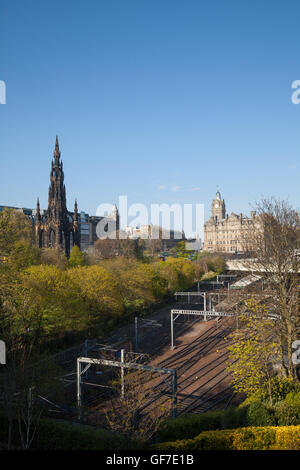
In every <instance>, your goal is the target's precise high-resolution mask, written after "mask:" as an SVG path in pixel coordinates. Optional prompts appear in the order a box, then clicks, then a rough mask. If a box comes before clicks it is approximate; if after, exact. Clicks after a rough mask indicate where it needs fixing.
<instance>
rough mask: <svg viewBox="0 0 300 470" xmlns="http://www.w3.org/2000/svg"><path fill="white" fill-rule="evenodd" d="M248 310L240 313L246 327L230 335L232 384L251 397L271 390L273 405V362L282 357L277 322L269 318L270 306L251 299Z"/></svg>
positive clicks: (229, 367)
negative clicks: (277, 340)
mask: <svg viewBox="0 0 300 470" xmlns="http://www.w3.org/2000/svg"><path fill="white" fill-rule="evenodd" d="M246 305H247V309H246V312H245V313H242V314H241V315H240V320H241V322H242V325H243V328H242V329H240V330H238V331H236V332H235V333H233V334H231V335H230V338H231V339H232V341H233V343H232V344H231V345H229V346H228V350H229V362H230V364H229V366H228V371H229V372H231V373H232V385H233V387H234V389H235V390H236V391H237V392H242V393H245V394H246V396H247V397H249V396H253V395H256V396H258V397H260V396H262V394H263V393H265V391H267V393H268V397H269V402H270V405H271V406H272V380H271V379H272V377H271V373H270V363H272V362H274V361H276V359H278V358H279V345H278V343H277V342H276V341H274V339H273V332H272V330H273V327H274V321H273V320H270V319H269V318H268V311H267V308H266V307H265V306H263V305H261V304H259V303H257V302H255V301H254V300H249V301H248V302H247V303H246Z"/></svg>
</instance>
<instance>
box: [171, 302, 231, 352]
mask: <svg viewBox="0 0 300 470" xmlns="http://www.w3.org/2000/svg"><path fill="white" fill-rule="evenodd" d="M173 315H176V317H175V318H174V317H173ZM179 315H193V316H202V317H203V318H204V321H206V320H207V317H210V318H220V317H234V316H236V314H235V313H231V312H216V311H215V310H206V309H205V310H183V309H172V310H171V349H174V347H175V346H174V322H175V321H176V319H177V318H178V317H179Z"/></svg>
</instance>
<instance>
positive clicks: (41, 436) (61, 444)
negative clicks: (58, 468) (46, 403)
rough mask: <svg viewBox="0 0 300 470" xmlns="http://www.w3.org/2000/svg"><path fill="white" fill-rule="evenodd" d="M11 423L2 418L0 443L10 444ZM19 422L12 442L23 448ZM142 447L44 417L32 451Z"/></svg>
mask: <svg viewBox="0 0 300 470" xmlns="http://www.w3.org/2000/svg"><path fill="white" fill-rule="evenodd" d="M7 431H8V421H7V418H6V417H5V416H3V415H0V440H1V441H2V442H7ZM20 442H21V441H20V434H19V429H18V423H17V421H16V420H14V422H13V429H12V443H13V444H14V445H20ZM141 447H142V443H141V442H137V441H133V440H130V439H127V438H126V437H124V436H123V435H120V434H115V433H112V432H110V431H106V430H104V429H94V428H92V427H90V426H85V425H81V424H77V423H69V422H66V421H58V420H55V419H47V418H43V419H41V420H40V422H39V425H38V429H37V432H36V436H35V438H34V440H33V442H32V445H31V448H33V449H37V450H127V449H138V448H141Z"/></svg>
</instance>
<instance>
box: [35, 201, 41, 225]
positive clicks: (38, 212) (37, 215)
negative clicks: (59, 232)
mask: <svg viewBox="0 0 300 470" xmlns="http://www.w3.org/2000/svg"><path fill="white" fill-rule="evenodd" d="M36 220H41V212H40V200H39V198H37V203H36Z"/></svg>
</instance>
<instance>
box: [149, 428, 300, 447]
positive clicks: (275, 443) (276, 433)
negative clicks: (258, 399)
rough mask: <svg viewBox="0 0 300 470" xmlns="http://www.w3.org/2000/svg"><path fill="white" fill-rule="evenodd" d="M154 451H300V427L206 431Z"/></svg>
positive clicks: (169, 443) (165, 444)
mask: <svg viewBox="0 0 300 470" xmlns="http://www.w3.org/2000/svg"><path fill="white" fill-rule="evenodd" d="M154 448H155V450H172V451H186V450H188V451H193V450H300V426H280V427H274V426H268V427H247V428H238V429H232V430H230V429H226V430H220V431H204V432H202V433H201V434H200V435H199V436H197V437H195V438H194V439H184V440H178V441H174V442H163V443H160V444H156V445H155V446H154Z"/></svg>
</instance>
